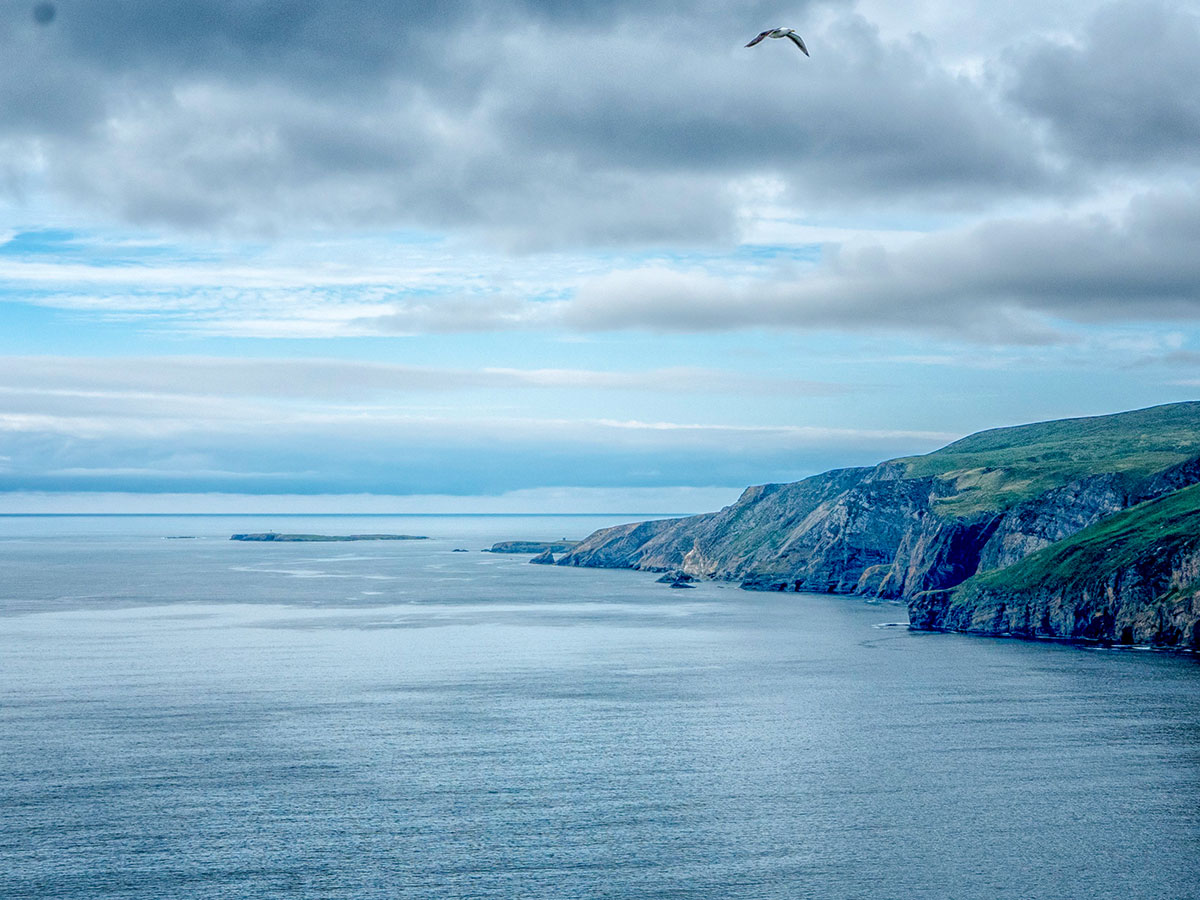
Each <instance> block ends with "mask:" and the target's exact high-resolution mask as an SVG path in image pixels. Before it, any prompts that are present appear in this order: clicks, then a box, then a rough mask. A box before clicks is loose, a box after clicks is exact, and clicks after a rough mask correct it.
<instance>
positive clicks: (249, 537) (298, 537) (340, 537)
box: [229, 531, 429, 543]
mask: <svg viewBox="0 0 1200 900" xmlns="http://www.w3.org/2000/svg"><path fill="white" fill-rule="evenodd" d="M229 539H230V540H231V541H273V542H276V543H303V542H306V541H307V542H312V543H317V542H323V541H427V540H429V538H428V537H426V536H425V535H423V534H278V533H276V532H274V531H265V532H261V533H259V534H234V535H230V538H229Z"/></svg>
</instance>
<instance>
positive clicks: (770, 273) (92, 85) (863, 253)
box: [0, 0, 1200, 512]
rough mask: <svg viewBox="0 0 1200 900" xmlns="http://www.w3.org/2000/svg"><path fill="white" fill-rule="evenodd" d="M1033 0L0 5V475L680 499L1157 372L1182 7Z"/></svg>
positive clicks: (1192, 291)
mask: <svg viewBox="0 0 1200 900" xmlns="http://www.w3.org/2000/svg"><path fill="white" fill-rule="evenodd" d="M1051 6H1052V8H1046V6H1045V4H1042V3H1034V2H1032V0H1016V2H1012V3H1006V4H995V3H984V2H972V0H960V2H949V0H945V2H942V0H937V2H914V3H907V4H897V3H894V2H884V0H860V2H852V0H830V2H810V3H805V2H793V3H782V2H766V0H764V2H755V0H750V2H744V3H739V4H730V3H727V2H718V0H674V2H668V0H639V2H632V0H611V2H591V3H579V2H568V0H511V2H504V0H490V2H486V3H485V2H482V0H479V2H449V0H422V2H419V3H418V2H407V0H360V2H357V3H354V4H346V3H340V2H339V3H335V2H332V0H188V2H186V3H183V2H180V3H172V2H169V0H58V2H54V3H53V4H51V3H36V4H35V3H31V2H15V0H0V491H2V492H3V493H0V510H3V509H4V508H7V509H9V510H11V511H36V510H53V511H64V510H69V509H86V510H88V511H106V510H107V511H118V510H120V509H127V508H128V509H135V508H153V509H156V510H159V509H163V508H165V507H166V506H170V508H178V509H220V510H233V509H236V508H238V506H239V504H242V505H244V506H245V507H246V508H255V509H261V508H269V507H270V504H271V503H276V507H275V508H279V509H283V508H284V507H285V506H287V508H292V506H288V504H292V505H294V506H296V508H312V509H323V510H329V511H336V510H338V509H343V508H344V509H370V510H372V511H384V510H386V509H392V508H395V509H414V510H419V509H423V510H438V509H446V510H455V511H458V510H461V509H465V508H479V509H487V510H489V511H495V510H503V509H510V510H520V511H540V510H547V509H549V510H554V511H566V510H576V511H580V512H584V511H618V512H657V511H661V512H669V511H699V510H701V509H705V508H709V507H712V506H717V505H721V504H723V503H726V502H729V501H731V500H732V499H733V498H734V497H736V494H737V491H738V490H739V489H740V488H741V487H742V486H744V485H746V484H750V483H761V482H767V481H781V480H792V479H796V478H799V477H802V476H804V475H807V474H811V473H813V472H815V471H820V470H823V469H826V468H831V467H836V466H843V465H861V464H867V463H871V462H875V461H877V460H879V459H883V458H887V457H891V456H897V455H903V454H910V453H917V452H925V451H928V450H932V449H934V448H936V447H937V446H940V445H941V444H943V443H946V442H948V441H949V440H952V439H954V438H957V437H960V436H962V435H964V434H966V433H969V432H972V431H975V430H979V429H981V428H986V427H991V426H996V425H1005V424H1016V423H1020V422H1026V421H1034V420H1039V419H1046V418H1057V417H1064V416H1073V415H1089V414H1098V413H1104V412H1114V411H1118V410H1122V409H1128V408H1134V407H1141V406H1148V405H1153V404H1157V403H1165V402H1171V401H1176V400H1185V399H1194V398H1195V397H1197V395H1198V394H1200V187H1198V185H1200V89H1198V87H1197V86H1198V85H1200V3H1198V2H1180V0H1163V2H1141V0H1136V2H1116V3H1109V2H1092V0H1065V2H1061V3H1058V4H1052V5H1051ZM780 24H782V25H788V26H792V27H794V28H796V30H797V31H798V32H799V33H800V34H801V35H803V37H804V40H805V42H806V43H807V45H808V47H809V49H810V51H811V53H812V56H811V58H806V57H805V56H803V55H802V54H801V53H799V51H798V50H797V49H796V48H795V47H794V46H793V45H792V44H791V43H790V42H788V41H764V42H763V43H761V44H759V45H758V46H756V47H754V48H752V49H745V48H744V46H743V45H744V44H745V43H746V42H747V41H748V40H749V39H750V38H752V37H753V36H754V35H755V34H757V33H758V32H759V31H761V30H763V29H764V28H768V27H771V26H775V25H780ZM143 495H145V496H143ZM252 495H254V496H255V499H253V500H251V499H247V498H248V497H250V496H252ZM264 495H266V496H264ZM272 497H278V499H276V500H272V499H271V498H272ZM304 498H310V499H308V500H305V499H304ZM264 504H266V506H264ZM389 504H391V505H389ZM472 504H474V507H472Z"/></svg>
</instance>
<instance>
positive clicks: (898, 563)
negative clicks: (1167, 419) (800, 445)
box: [558, 458, 1200, 645]
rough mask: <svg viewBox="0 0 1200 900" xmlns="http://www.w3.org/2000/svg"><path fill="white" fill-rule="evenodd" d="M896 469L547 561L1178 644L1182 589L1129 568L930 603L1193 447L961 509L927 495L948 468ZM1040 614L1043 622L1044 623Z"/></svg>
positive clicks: (1123, 494) (1064, 532)
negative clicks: (994, 595)
mask: <svg viewBox="0 0 1200 900" xmlns="http://www.w3.org/2000/svg"><path fill="white" fill-rule="evenodd" d="M905 473H906V470H905V467H904V465H902V464H901V463H897V462H889V463H883V464H881V465H879V466H876V467H874V468H856V469H839V470H835V471H832V472H827V473H824V474H822V475H817V476H814V477H812V478H808V479H805V480H804V481H800V482H796V483H793V484H770V485H760V486H757V487H751V488H747V489H746V491H745V492H744V493H743V494H742V496H741V497H740V498H739V499H738V501H737V502H736V503H734V504H732V505H731V506H728V507H726V508H725V509H722V510H720V511H718V512H715V513H708V514H705V515H699V516H691V517H687V518H682V519H666V520H660V521H652V522H641V523H632V524H628V525H621V526H618V527H616V528H608V529H603V530H601V531H598V532H596V533H595V534H592V535H591V536H589V537H588V538H586V539H585V540H583V541H582V542H580V543H579V544H578V545H577V546H576V547H574V548H572V549H571V550H570V551H569V552H567V553H565V554H563V555H562V556H561V557H560V558H559V560H558V564H559V565H573V566H600V567H608V568H633V569H641V570H646V571H657V572H679V573H682V574H685V575H687V576H690V577H692V578H696V579H718V580H725V581H736V582H738V583H740V584H741V586H742V587H744V588H747V589H752V590H776V591H808V592H820V593H837V594H857V595H862V596H866V597H873V598H884V599H894V600H904V601H908V602H909V603H910V604H913V603H914V602H915V605H914V606H913V613H912V616H913V624H914V627H918V628H920V627H937V628H948V629H954V630H970V631H983V632H986V633H993V634H1010V633H1011V634H1027V633H1028V634H1030V635H1035V634H1041V633H1042V632H1045V633H1046V634H1047V635H1050V634H1053V635H1055V636H1065V637H1090V636H1092V635H1095V634H1102V635H1109V633H1110V632H1113V633H1115V635H1116V637H1117V639H1120V637H1121V634H1122V633H1123V630H1124V629H1125V628H1126V627H1130V628H1132V629H1133V631H1132V632H1131V634H1132V635H1133V636H1134V637H1135V638H1136V640H1138V641H1142V640H1143V639H1146V640H1147V641H1149V642H1154V643H1159V644H1168V643H1170V641H1168V640H1167V638H1169V637H1170V636H1172V635H1178V636H1179V637H1180V642H1181V643H1182V644H1185V645H1186V644H1187V642H1188V641H1190V640H1191V635H1190V633H1185V632H1187V631H1188V628H1189V627H1190V626H1189V625H1188V624H1187V623H1188V622H1190V621H1194V619H1188V616H1189V615H1192V614H1191V613H1188V612H1187V609H1192V608H1194V606H1195V603H1196V601H1195V599H1194V598H1193V599H1191V600H1188V599H1186V598H1182V599H1178V602H1176V601H1172V603H1174V604H1175V605H1174V606H1171V607H1170V608H1169V609H1168V608H1160V606H1161V605H1156V604H1157V601H1153V602H1152V594H1153V591H1152V590H1151V589H1150V588H1147V589H1146V591H1141V589H1140V588H1135V587H1134V585H1136V584H1140V583H1141V581H1139V579H1142V580H1145V579H1150V575H1149V574H1148V573H1146V572H1140V571H1131V572H1129V573H1127V574H1125V575H1123V576H1122V580H1121V582H1120V584H1119V585H1108V586H1095V587H1094V589H1089V590H1090V592H1089V593H1085V594H1082V595H1079V596H1077V597H1076V596H1074V595H1070V594H1068V593H1063V594H1062V595H1061V596H1059V597H1058V598H1057V599H1050V598H1047V599H1045V601H1044V602H1039V603H1033V604H1032V605H1029V606H1028V609H1026V608H1025V607H1022V608H1020V609H1017V608H1014V607H1007V606H1006V607H1005V608H1004V611H1003V612H1002V613H998V614H995V615H994V616H993V618H992V620H990V621H985V620H982V619H979V618H978V617H979V616H983V615H985V614H983V613H978V612H971V613H968V612H966V611H954V609H955V608H953V607H950V606H945V607H944V608H943V607H939V604H944V603H948V602H949V601H948V598H949V596H950V595H949V594H947V593H945V592H947V591H948V590H950V589H952V588H954V587H956V586H958V585H960V584H961V583H963V582H964V581H965V580H966V579H968V578H970V577H971V576H973V575H975V574H977V573H981V572H987V571H990V570H996V569H1002V568H1004V567H1007V566H1009V565H1012V564H1013V563H1015V562H1017V561H1018V560H1021V559H1023V558H1025V557H1026V556H1028V555H1029V554H1031V553H1034V552H1036V551H1038V550H1041V549H1042V548H1046V547H1049V546H1051V545H1053V544H1055V543H1056V542H1059V541H1062V540H1064V539H1065V538H1068V537H1070V536H1071V535H1073V534H1076V533H1077V532H1079V531H1080V530H1082V529H1084V528H1087V527H1088V526H1091V525H1093V524H1095V523H1097V522H1101V521H1103V520H1105V519H1106V518H1108V517H1110V516H1112V515H1114V514H1115V513H1117V512H1119V511H1121V510H1124V509H1127V508H1129V507H1131V506H1133V505H1134V504H1137V503H1141V502H1143V501H1146V500H1148V499H1153V498H1155V497H1158V496H1163V495H1165V494H1168V493H1171V492H1173V491H1176V490H1178V489H1179V488H1181V487H1183V486H1185V485H1189V484H1194V483H1197V482H1200V458H1198V459H1191V460H1188V461H1186V462H1183V463H1174V464H1172V465H1170V466H1168V467H1166V468H1163V469H1162V470H1160V471H1158V472H1154V473H1152V474H1150V475H1148V476H1147V475H1144V474H1140V473H1138V474H1130V473H1128V472H1120V471H1113V472H1101V473H1098V474H1093V475H1087V476H1085V477H1082V478H1078V479H1076V480H1072V481H1069V482H1067V483H1065V484H1061V485H1058V486H1055V487H1053V488H1051V489H1049V490H1045V491H1043V492H1042V493H1040V494H1037V495H1036V496H1034V497H1032V498H1030V499H1027V500H1024V501H1023V502H1020V503H1015V504H1013V505H1010V506H1008V507H1007V508H1004V507H1002V508H997V509H982V510H979V511H974V512H969V513H967V514H964V515H954V514H947V512H946V509H947V508H950V509H953V508H954V507H953V504H939V501H943V500H947V499H950V500H953V499H955V498H956V497H961V496H962V494H961V493H960V484H959V482H957V481H956V480H955V479H953V478H945V477H938V476H925V477H909V476H907V475H906V474H905ZM1189 560H1190V557H1189ZM1194 563H1195V561H1194V560H1191V561H1190V562H1189V561H1188V560H1184V559H1178V560H1174V561H1172V562H1171V563H1170V564H1169V565H1167V566H1166V568H1164V569H1163V570H1162V571H1161V572H1159V574H1158V575H1155V576H1154V578H1157V579H1158V580H1157V581H1154V584H1155V585H1158V584H1160V583H1161V582H1162V579H1163V578H1170V577H1174V575H1172V574H1171V573H1172V572H1174V569H1173V568H1172V566H1174V565H1176V564H1177V565H1180V566H1184V565H1185V564H1187V565H1192V564H1194ZM1151 580H1152V579H1151ZM1147 583H1149V582H1147ZM1106 591H1107V592H1108V593H1107V594H1106V593H1104V592H1106ZM1139 591H1141V592H1139ZM1147 591H1148V592H1147ZM931 592H932V593H931ZM938 592H942V593H938ZM1110 594H1111V596H1112V597H1113V598H1114V599H1113V600H1112V602H1111V603H1110V604H1109V605H1110V606H1111V607H1112V608H1111V609H1110V610H1109V612H1108V613H1107V615H1108V616H1109V617H1110V619H1111V622H1109V620H1104V622H1105V623H1107V624H1105V625H1104V627H1100V626H1099V625H1095V624H1093V620H1094V616H1092V614H1091V613H1090V612H1088V610H1092V609H1093V608H1094V609H1100V607H1101V605H1102V604H1101V603H1100V600H1099V599H1098V598H1099V597H1100V596H1101V595H1104V596H1109V595H1110ZM1154 596H1158V595H1154ZM1122 597H1123V598H1125V599H1123V600H1122V599H1121V598H1122ZM917 598H920V599H919V600H917ZM1147 598H1150V599H1147ZM1189 603H1191V604H1192V606H1191V607H1189V606H1188V604H1189ZM1114 604H1115V605H1114ZM1148 604H1149V605H1148ZM1150 606H1153V607H1154V609H1153V610H1152V609H1150ZM1105 608H1108V607H1105ZM1046 610H1049V611H1048V612H1046ZM1043 613H1045V616H1048V617H1049V618H1048V620H1046V621H1048V622H1049V623H1050V624H1049V625H1046V626H1044V627H1043V624H1042V623H1043V619H1044V618H1045V616H1044V615H1043ZM1098 615H1104V614H1099V613H1098ZM1031 616H1032V617H1033V618H1032V619H1030V617H1031ZM1079 616H1083V617H1084V618H1085V619H1086V621H1085V622H1084V621H1083V620H1082V619H1079ZM985 618H986V616H985ZM1080 622H1083V624H1080ZM1039 629H1040V630H1039ZM1114 629H1115V631H1114ZM1105 639H1107V637H1106V638H1105Z"/></svg>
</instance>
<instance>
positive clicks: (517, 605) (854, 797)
mask: <svg viewBox="0 0 1200 900" xmlns="http://www.w3.org/2000/svg"><path fill="white" fill-rule="evenodd" d="M613 521H614V520H612V519H584V518H544V519H538V518H487V517H477V518H471V517H455V518H396V519H379V518H371V519H365V520H364V519H351V518H346V519H328V518H326V519H315V520H302V519H288V518H282V517H279V518H275V519H269V518H265V517H264V518H251V519H217V518H207V517H204V518H179V519H169V518H136V519H124V518H116V519H73V518H59V519H4V518H0V895H2V896H3V897H5V898H25V897H28V898H34V897H36V898H47V897H54V898H85V897H87V898H91V897H114V898H116V897H119V898H155V900H161V898H177V897H178V898H218V897H220V898H233V897H253V898H262V897H288V898H384V897H388V898H395V897H399V898H409V897H413V898H417V897H422V898H423V897H445V898H547V900H549V898H555V900H559V898H585V897H604V898H668V897H670V898H675V897H678V898H822V900H840V898H939V900H943V898H944V900H973V898H978V900H997V898H1014V900H1016V898H1022V900H1032V898H1055V900H1058V898H1164V900H1167V898H1170V900H1178V898H1192V897H1198V896H1200V874H1198V872H1197V858H1198V857H1197V850H1198V848H1200V805H1198V804H1197V802H1196V798H1197V796H1198V790H1200V691H1198V688H1200V666H1198V665H1197V662H1196V660H1195V659H1193V658H1191V657H1181V656H1168V655H1163V654H1152V653H1139V652H1112V651H1108V652H1106V651H1097V650H1086V649H1081V648H1077V647H1070V646H1056V645H1042V644H1027V643H1020V642H1011V641H996V640H986V639H978V638H968V637H961V636H953V635H924V634H914V633H910V632H908V631H907V630H906V629H904V628H903V627H896V626H895V623H897V622H902V621H903V619H904V610H903V608H902V607H898V606H892V605H874V606H872V605H867V604H864V603H861V602H858V601H856V600H850V599H844V598H843V599H839V598H829V597H819V596H806V595H794V594H791V595H783V594H755V593H746V592H742V591H739V590H736V589H735V588H731V587H727V586H717V585H702V586H701V587H699V588H698V589H696V590H672V589H669V588H667V587H665V586H664V585H659V584H655V583H654V576H651V575H646V574H642V573H634V572H621V571H590V570H576V569H562V568H553V567H542V566H531V565H528V564H527V562H526V560H527V557H507V556H499V555H493V554H486V553H480V552H478V550H479V549H480V548H482V547H486V546H489V545H490V544H491V543H492V542H493V541H494V540H501V539H506V538H543V539H553V538H561V537H564V536H566V537H580V536H582V535H583V534H584V533H586V532H587V531H590V530H591V529H592V528H594V527H598V526H599V525H603V524H610V523H611V522H613ZM272 528H273V529H275V530H287V531H326V532H338V533H350V532H359V531H395V532H407V533H420V534H429V535H431V536H432V537H433V539H432V540H430V541H427V542H412V543H407V542H406V543H356V544H248V543H234V542H230V541H228V540H227V538H228V535H229V534H230V533H232V532H235V531H256V530H268V529H272ZM179 535H192V536H194V538H193V539H189V540H164V539H163V538H164V537H166V536H179ZM455 548H465V549H469V550H470V551H471V552H470V553H454V552H452V551H453V550H454V549H455Z"/></svg>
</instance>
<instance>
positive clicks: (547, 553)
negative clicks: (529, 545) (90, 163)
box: [530, 547, 554, 566]
mask: <svg viewBox="0 0 1200 900" xmlns="http://www.w3.org/2000/svg"><path fill="white" fill-rule="evenodd" d="M530 562H531V563H533V564H534V565H535V566H552V565H554V551H552V550H551V549H550V548H549V547H547V548H546V549H545V550H543V551H542V552H541V553H539V554H538V555H537V556H535V557H534V558H533V559H531V560H530Z"/></svg>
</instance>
